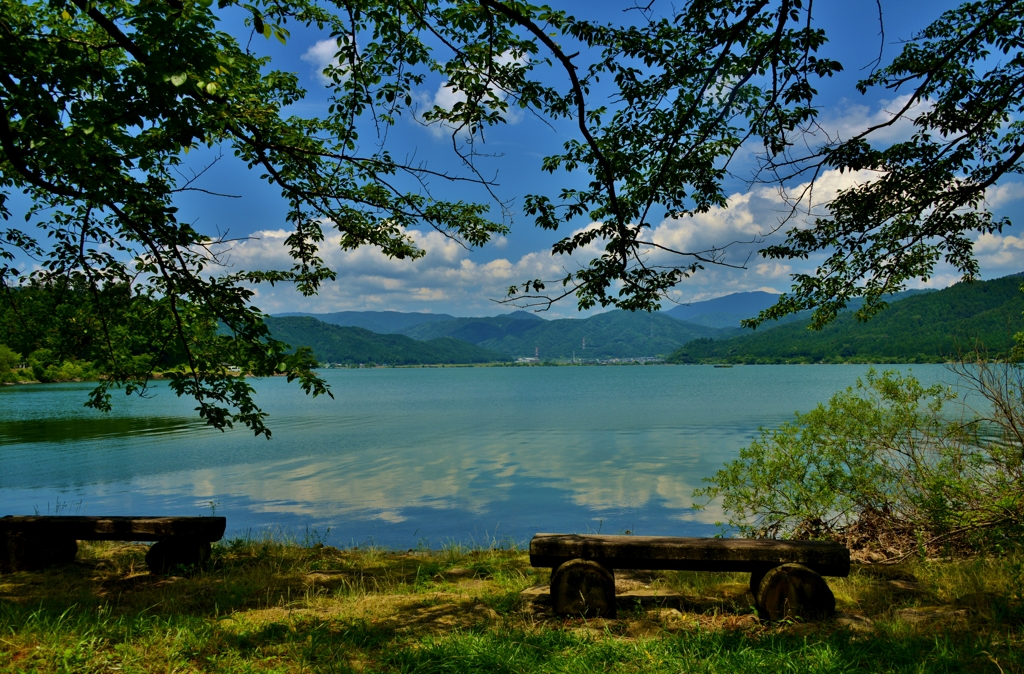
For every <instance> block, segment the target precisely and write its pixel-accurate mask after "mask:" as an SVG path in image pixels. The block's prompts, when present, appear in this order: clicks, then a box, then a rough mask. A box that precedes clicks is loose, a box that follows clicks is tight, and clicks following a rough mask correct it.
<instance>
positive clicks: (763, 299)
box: [665, 289, 935, 328]
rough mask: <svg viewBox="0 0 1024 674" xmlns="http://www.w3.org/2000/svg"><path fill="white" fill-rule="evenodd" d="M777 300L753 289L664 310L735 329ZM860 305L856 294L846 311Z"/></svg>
mask: <svg viewBox="0 0 1024 674" xmlns="http://www.w3.org/2000/svg"><path fill="white" fill-rule="evenodd" d="M931 292H935V291H934V290H930V289H921V290H903V291H901V292H898V293H893V294H892V295H890V296H889V298H888V302H889V303H890V304H891V303H892V302H898V301H900V300H903V299H906V298H908V297H913V296H914V295H921V294H923V293H931ZM778 299H779V295H778V294H777V293H767V292H763V291H761V290H756V291H754V292H748V293H733V294H731V295H724V296H723V297H716V298H715V299H713V300H705V301H703V302H690V303H689V304H680V305H679V306H677V307H675V308H672V309H669V310H668V311H665V313H666V314H667V315H669V316H671V317H672V318H676V319H679V320H681V321H687V322H688V323H696V324H698V325H704V326H707V327H709V328H738V327H740V321H742V320H743V319H746V318H753V317H754V316H757V315H758V314H759V313H761V312H762V311H764V310H765V309H767V308H768V307H770V306H772V305H773V304H775V303H776V302H777V301H778ZM863 305H864V300H863V299H861V298H859V297H858V298H856V299H855V300H853V301H852V302H850V304H849V306H847V308H846V309H845V311H856V310H857V309H859V308H861V306H863ZM806 317H807V314H794V315H791V316H786V317H785V318H783V319H781V320H779V321H777V322H775V323H771V324H768V325H766V326H764V327H766V328H768V327H772V326H774V325H784V324H786V323H792V322H795V321H799V320H802V319H806Z"/></svg>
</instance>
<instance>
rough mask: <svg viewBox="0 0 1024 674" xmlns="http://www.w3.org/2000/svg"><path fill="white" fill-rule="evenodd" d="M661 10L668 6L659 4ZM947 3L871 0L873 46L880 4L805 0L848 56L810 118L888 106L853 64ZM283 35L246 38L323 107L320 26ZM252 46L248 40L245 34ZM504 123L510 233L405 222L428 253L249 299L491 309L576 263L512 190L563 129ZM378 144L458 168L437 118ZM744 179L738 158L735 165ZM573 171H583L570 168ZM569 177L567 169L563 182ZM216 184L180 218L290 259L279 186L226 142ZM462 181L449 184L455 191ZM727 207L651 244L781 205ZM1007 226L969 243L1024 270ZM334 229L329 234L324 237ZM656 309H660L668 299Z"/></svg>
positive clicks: (693, 282)
mask: <svg viewBox="0 0 1024 674" xmlns="http://www.w3.org/2000/svg"><path fill="white" fill-rule="evenodd" d="M656 2H657V4H655V9H656V10H657V9H658V8H659V6H662V7H665V8H667V7H669V5H668V4H667V3H665V2H664V1H663V0H656ZM553 4H554V5H556V6H562V7H565V8H566V9H567V10H568V11H570V13H573V14H575V15H577V16H580V17H587V18H598V19H606V20H609V21H628V20H629V19H630V17H631V16H632V15H631V14H629V13H623V12H622V10H621V7H626V6H630V5H632V4H633V3H632V2H631V1H629V0H626V1H625V2H621V3H620V2H571V3H568V4H563V3H553ZM955 4H956V3H952V2H941V1H940V2H936V1H932V2H922V1H920V0H900V1H898V2H897V1H894V0H882V9H883V17H884V25H885V39H884V43H883V42H882V40H881V37H880V35H879V22H878V9H877V4H876V1H875V0H846V1H844V2H835V1H830V2H821V1H819V2H818V3H816V4H815V5H814V8H815V17H816V20H817V21H818V24H819V25H820V26H821V27H823V28H825V29H826V32H827V34H828V35H829V36H830V44H829V45H828V46H827V47H826V48H825V50H824V53H825V54H827V55H828V56H830V57H832V58H836V59H838V60H839V61H841V62H842V63H843V65H844V66H845V72H844V73H842V74H841V75H840V76H837V77H835V78H832V79H831V80H826V81H824V82H821V83H819V86H818V90H819V92H820V95H821V97H820V107H821V112H820V120H821V121H822V124H823V126H825V127H826V128H830V129H833V130H838V131H840V132H841V133H842V134H843V135H844V136H847V137H848V135H852V134H854V133H856V132H857V131H859V130H861V129H863V128H865V127H866V126H867V125H868V124H870V123H872V122H873V121H879V120H881V119H884V118H885V116H886V112H885V111H886V110H889V109H894V107H895V105H897V104H898V101H893V100H891V99H892V98H893V94H891V93H890V92H886V91H871V92H869V93H868V94H867V95H864V96H862V95H860V94H859V93H857V91H856V90H855V89H854V84H855V82H856V81H857V80H858V79H860V78H861V77H863V76H864V74H865V73H866V72H867V71H866V70H864V68H865V67H868V66H869V65H870V64H871V63H872V62H873V61H874V59H875V58H876V57H877V56H878V50H879V48H880V47H881V48H882V49H883V62H887V61H888V60H889V59H891V58H892V56H894V55H895V54H896V53H897V52H898V51H899V49H900V44H899V41H900V40H902V39H906V38H909V37H910V36H911V35H913V34H914V33H915V32H916V31H917V30H919V29H921V28H923V27H924V26H925V25H927V24H928V23H929V22H930V21H932V20H934V18H936V17H937V16H938V15H939V13H940V12H941V11H942V10H944V9H947V8H950V7H953V6H955ZM241 18H242V15H241V14H235V15H230V16H229V17H228V20H227V21H226V22H225V25H224V27H225V29H227V30H229V31H230V32H232V33H235V34H241V32H242V29H243V27H242V26H241ZM289 28H290V29H291V30H292V34H291V39H290V40H289V41H288V43H287V44H286V45H280V44H279V43H277V41H275V40H270V41H264V40H263V38H261V37H260V38H254V40H255V41H257V42H259V43H260V44H259V45H257V46H259V48H260V49H261V50H266V53H268V54H269V55H271V56H272V57H273V67H274V68H276V69H279V70H285V71H293V72H296V73H298V75H299V77H300V80H301V81H302V83H303V85H304V86H305V87H307V88H308V90H309V95H308V97H307V99H306V100H305V101H303V102H302V103H300V104H298V105H296V106H294V108H293V109H292V112H293V113H295V114H299V115H309V116H312V115H317V114H321V113H322V112H323V111H324V108H325V106H326V101H327V96H328V91H327V90H326V89H325V88H324V83H323V79H322V77H321V75H320V71H321V70H322V69H323V67H324V65H326V62H327V60H328V59H329V58H330V57H331V55H332V54H333V49H332V44H331V43H330V42H329V41H327V40H328V38H329V36H328V35H327V34H322V33H319V32H317V31H316V30H314V29H303V28H300V27H297V26H289ZM254 44H255V42H254ZM442 85H443V81H442V80H441V78H440V77H439V76H438V77H434V78H433V79H431V80H429V81H428V82H427V83H426V84H425V85H424V86H423V88H422V90H421V91H419V92H418V100H419V102H420V103H421V104H422V105H424V106H427V105H429V104H431V103H433V102H435V101H437V102H442V101H443V98H444V95H445V89H444V88H443V86H442ZM510 122H511V123H509V124H508V125H507V126H505V127H499V128H495V129H493V130H491V131H489V132H488V134H487V137H486V140H487V142H486V145H485V148H484V150H485V151H486V152H490V153H499V154H500V155H501V156H500V157H495V158H493V159H490V160H489V161H488V163H487V164H486V165H485V172H486V173H487V174H488V175H491V174H493V175H496V176H497V182H498V183H499V187H498V190H497V191H498V194H499V195H500V197H501V198H503V199H509V200H512V211H513V219H512V222H511V226H512V233H511V234H510V235H508V236H507V237H504V238H501V239H498V240H496V241H493V242H492V243H489V244H488V245H486V246H485V247H484V248H482V249H477V250H472V251H467V250H465V249H463V248H461V247H460V246H458V245H457V244H455V243H453V242H451V241H449V240H447V239H445V238H444V237H442V236H441V235H439V234H437V233H436V232H432V231H423V232H410V234H411V235H412V236H413V237H414V238H416V240H417V241H418V242H419V243H420V244H421V245H422V247H423V248H424V249H425V250H426V253H427V254H426V256H425V257H424V258H423V259H421V260H417V261H414V262H410V261H398V260H387V259H385V258H384V257H383V256H381V255H380V254H379V253H377V252H376V251H375V250H373V249H361V250H357V251H352V252H342V251H340V250H339V249H338V248H337V247H336V246H330V245H327V246H325V247H324V249H323V250H322V255H323V257H324V258H325V259H326V261H327V262H328V264H329V265H331V266H332V267H333V268H334V269H335V270H336V271H337V272H338V275H339V276H338V280H337V281H336V282H334V283H330V284H328V285H327V286H326V287H324V289H323V290H322V292H321V293H320V294H319V296H317V297H312V298H303V297H301V296H299V295H298V294H296V293H294V292H291V291H289V290H288V289H284V288H281V287H280V286H279V287H277V288H269V287H261V288H260V289H259V291H258V295H257V298H256V300H255V304H256V305H257V306H259V307H260V308H261V309H263V310H264V311H268V312H271V313H275V312H281V311H312V312H329V311H344V310H378V311H380V310H399V311H429V312H433V313H450V314H455V315H463V316H465V315H491V314H497V313H504V312H506V311H511V310H514V307H507V306H500V305H497V304H495V302H494V301H493V300H496V299H501V298H502V297H503V296H504V291H505V288H507V286H509V285H511V284H514V283H517V282H521V281H523V280H526V279H532V278H545V279H552V278H557V277H558V276H560V275H561V273H562V270H563V269H564V268H567V267H572V266H575V265H578V264H580V263H581V262H585V261H586V251H584V253H583V255H580V256H578V259H566V258H564V257H560V256H559V257H552V255H551V254H550V246H551V244H552V243H553V242H554V241H555V240H557V239H558V238H561V236H563V235H564V234H565V233H566V232H557V233H552V232H546V231H542V230H539V229H537V228H536V227H534V226H533V224H532V222H531V221H530V219H528V218H526V217H524V216H522V215H520V214H519V209H520V206H521V199H522V196H523V195H524V194H528V193H548V194H551V195H552V196H554V195H555V194H556V193H557V190H558V189H560V188H561V187H563V186H565V184H566V183H565V180H564V176H562V177H557V176H556V177H554V178H553V177H551V176H549V175H548V174H545V173H542V172H541V171H540V161H541V158H542V157H543V156H545V155H546V154H551V153H553V152H555V151H557V149H558V148H559V147H560V145H561V143H562V141H563V139H564V134H565V133H567V132H569V131H570V130H569V128H568V127H566V126H565V125H564V124H563V125H560V126H556V127H555V128H554V129H552V128H551V127H549V126H548V125H546V124H545V123H543V122H542V121H540V120H538V119H535V118H534V117H532V116H531V115H529V114H517V115H514V116H513V117H512V118H511V119H510ZM908 129H909V125H903V126H899V125H897V127H896V128H895V129H894V130H893V131H892V132H891V133H890V135H889V139H890V140H897V139H898V138H899V137H900V136H901V134H903V135H905V134H907V132H908ZM388 142H389V147H390V148H391V151H392V153H393V154H395V155H396V156H398V157H401V156H404V155H410V156H412V155H414V156H415V157H416V158H417V159H419V160H423V161H426V162H428V164H429V166H430V167H431V168H432V169H440V170H444V169H457V168H458V165H457V162H456V161H455V159H454V157H453V155H452V153H451V149H450V144H451V138H450V136H448V135H447V134H445V133H443V132H440V130H439V129H437V128H436V127H426V126H424V125H422V124H419V123H417V122H416V121H414V120H413V119H411V118H406V119H403V120H400V121H399V123H398V124H397V126H396V127H395V128H394V129H393V130H392V131H391V132H390V134H389V140H388ZM211 156H212V153H211V152H210V151H207V150H203V151H200V152H193V153H190V155H189V162H190V163H193V165H198V163H199V162H202V161H205V160H208V159H209V158H210V157H211ZM737 166H738V167H739V168H740V170H739V171H738V172H739V173H740V174H741V175H742V173H743V172H742V162H740V163H739V164H737ZM581 177H582V176H581ZM855 178H856V176H851V175H849V174H846V175H845V176H839V175H838V174H835V175H825V176H823V178H822V180H821V183H820V185H819V186H818V187H817V188H816V190H817V191H818V193H819V195H820V196H821V198H827V195H828V194H829V193H834V190H836V189H840V188H842V187H845V186H849V185H850V184H851V182H850V181H851V180H853V179H855ZM570 180H571V179H570ZM202 186H203V187H206V188H207V189H212V190H215V191H218V192H226V193H232V194H236V195H239V196H241V198H239V199H226V198H218V197H212V196H206V195H201V194H195V193H193V194H190V195H187V196H184V197H182V198H181V199H180V202H179V204H178V205H179V206H180V208H181V213H180V215H181V216H182V217H183V218H185V219H188V220H190V221H195V223H196V224H197V226H198V227H199V228H200V229H201V230H204V231H209V232H214V231H217V230H219V231H225V230H229V231H230V233H231V235H232V236H236V237H252V238H251V239H250V240H248V241H244V242H240V243H237V244H235V246H234V248H233V249H232V250H231V252H230V261H231V264H233V265H234V266H235V267H236V268H288V267H289V266H290V260H289V259H288V258H287V256H286V254H285V251H284V248H283V239H284V237H285V236H286V235H287V232H288V225H287V223H286V222H285V219H284V216H285V211H286V206H285V203H284V201H283V200H282V199H281V198H280V195H279V192H278V190H277V189H276V188H274V187H272V186H269V185H268V184H267V183H266V182H265V181H261V180H259V172H258V171H251V172H250V171H248V170H247V169H246V168H245V167H244V166H243V165H240V164H239V163H238V162H236V161H234V160H233V158H231V157H230V152H225V157H224V159H223V160H222V161H220V162H219V163H218V164H217V165H216V166H214V167H213V168H212V169H211V170H210V171H209V172H208V173H207V174H206V176H204V183H203V185H202ZM432 187H434V188H436V189H437V190H438V192H439V193H440V194H444V195H446V196H452V195H457V196H459V197H463V198H474V197H475V198H481V197H480V196H479V195H474V194H472V193H467V194H465V195H464V194H463V193H462V192H461V190H464V189H465V188H464V187H452V186H446V185H442V184H438V183H437V182H436V181H435V184H434V185H432ZM456 190H459V191H456ZM727 191H728V193H729V194H730V195H732V196H731V198H730V207H729V208H728V209H725V210H721V209H715V210H713V211H712V212H710V213H708V214H704V215H701V216H698V217H696V218H693V219H691V220H686V221H664V222H662V223H661V224H659V225H658V226H657V227H656V228H655V230H654V234H653V235H654V237H655V239H656V240H658V241H659V242H665V243H670V244H672V245H673V246H674V247H683V248H689V249H699V247H701V246H705V245H708V244H711V243H720V242H722V241H727V240H734V239H748V238H750V237H752V236H754V235H756V234H758V233H763V232H766V231H768V230H769V229H770V228H771V226H772V224H773V223H774V222H776V221H777V219H778V217H779V214H780V212H781V210H782V204H781V202H780V200H779V198H778V196H777V194H776V192H775V191H774V190H773V189H771V188H766V187H754V188H749V187H748V185H747V184H746V183H745V182H744V181H743V180H742V179H739V178H737V179H735V180H733V181H732V182H731V183H730V184H728V190H727ZM1022 197H1024V184H1020V183H1012V182H1005V183H1003V184H1000V185H999V186H997V187H996V188H995V189H994V190H992V191H990V194H989V202H990V207H991V208H992V209H993V210H994V211H995V212H996V214H997V215H1008V216H1010V217H1011V218H1015V217H1016V216H1017V215H1018V214H1019V212H1020V210H1021V205H1022V204H1024V199H1022ZM588 224H589V223H588V222H587V221H580V222H578V223H573V225H574V227H573V228H575V229H578V228H582V227H585V226H587V225H588ZM1016 229H1017V228H1011V229H1010V230H1007V231H1004V232H1003V234H1002V236H987V237H982V238H981V239H980V240H979V241H978V245H977V247H976V251H977V254H978V256H979V259H980V261H981V264H982V270H983V275H984V276H985V277H986V278H994V277H998V276H1003V275H1005V274H1008V273H1012V272H1015V271H1020V270H1022V269H1024V239H1022V238H1018V234H1017V233H1016ZM331 241H332V239H331V238H330V237H329V239H328V244H330V243H331ZM756 248H757V247H756V246H740V247H737V248H736V249H735V250H734V251H732V252H731V253H730V260H731V261H733V262H743V261H744V260H747V259H748V256H750V254H751V253H752V252H753V251H754V250H756ZM812 264H813V260H811V261H810V262H809V263H803V264H802V265H801V264H799V263H796V262H793V263H787V264H777V263H775V262H771V263H767V262H766V261H764V260H762V259H760V258H758V257H749V262H748V264H747V267H748V268H747V269H745V270H726V269H711V270H708V271H706V272H702V273H698V275H697V276H695V277H694V278H692V279H690V280H687V281H685V282H684V283H683V284H681V285H680V286H679V287H678V289H677V290H676V291H674V293H673V296H674V299H675V300H677V301H681V302H685V301H694V300H704V299H710V298H713V297H717V296H720V295H725V294H729V293H732V292H738V291H745V290H770V291H776V292H781V291H785V290H786V289H787V288H788V287H789V275H790V274H792V273H794V272H797V271H806V270H808V269H809V268H810V267H811V265H812ZM955 280H956V276H955V274H953V273H952V272H951V270H949V269H944V268H942V269H939V270H938V273H936V274H935V276H934V277H933V278H932V279H931V281H930V282H929V284H928V285H931V286H935V287H944V286H946V285H949V284H950V283H952V282H954V281H955ZM664 308H666V309H667V308H671V305H670V304H666V305H665V306H664ZM575 315H578V314H577V311H576V307H575V303H574V302H573V301H571V300H563V301H562V302H561V303H560V304H559V305H556V306H555V307H554V308H553V309H551V311H550V312H549V313H548V316H549V317H556V316H575Z"/></svg>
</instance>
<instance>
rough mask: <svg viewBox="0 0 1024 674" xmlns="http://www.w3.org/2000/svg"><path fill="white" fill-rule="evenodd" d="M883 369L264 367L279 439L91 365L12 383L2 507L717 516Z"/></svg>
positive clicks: (548, 522)
mask: <svg viewBox="0 0 1024 674" xmlns="http://www.w3.org/2000/svg"><path fill="white" fill-rule="evenodd" d="M890 367H895V366H890ZM899 368H900V369H902V370H907V369H911V370H912V371H913V373H914V374H915V375H916V376H917V377H918V378H920V379H921V380H922V382H925V383H931V382H934V381H938V380H941V381H947V382H950V383H953V382H955V378H954V375H952V374H951V373H950V372H948V371H947V370H946V369H945V368H944V367H943V366H940V365H915V366H912V367H910V366H899ZM867 369H868V367H867V366H858V365H808V366H801V365H765V366H736V367H734V368H713V367H711V366H668V365H661V366H651V365H648V366H642V367H640V366H634V367H529V368H522V367H521V368H505V367H493V368H491V367H488V368H436V369H435V368H424V369H363V370H325V371H322V374H323V376H324V377H325V378H326V380H327V381H328V382H329V384H330V385H331V388H332V391H333V393H334V396H335V399H334V400H331V399H329V398H324V397H321V398H318V399H316V400H313V399H311V398H308V397H307V396H305V395H304V394H303V393H302V392H301V390H300V389H299V388H298V387H297V386H295V385H289V384H287V383H286V382H285V380H284V379H283V378H271V379H262V380H255V384H254V385H255V387H256V389H257V390H258V396H257V399H258V402H259V403H260V404H261V406H262V407H263V408H264V410H265V411H267V412H269V413H270V415H271V416H270V419H269V425H270V427H271V429H272V430H273V439H272V440H270V441H268V440H266V439H264V438H262V437H260V438H256V437H253V436H252V434H251V433H250V432H248V431H246V430H245V429H242V428H236V429H234V430H231V431H228V432H225V433H221V432H220V431H216V430H212V429H209V428H206V427H204V426H203V425H202V424H201V423H200V422H199V421H198V420H197V419H195V418H194V415H195V413H194V412H193V411H192V409H193V408H194V407H195V403H194V402H190V401H189V400H186V399H179V398H177V397H176V396H175V395H174V394H173V393H172V392H170V391H169V390H168V389H167V388H166V386H165V385H164V384H163V383H162V382H157V383H156V385H155V386H154V387H153V389H152V392H151V396H150V397H148V398H146V399H138V398H136V397H130V398H129V397H124V396H117V395H115V398H114V411H113V412H112V413H111V414H110V415H103V414H101V413H98V412H94V411H92V410H88V409H86V408H85V407H83V403H84V402H85V399H86V393H87V392H88V391H89V390H90V389H91V388H92V385H91V384H88V383H85V384H48V385H36V386H8V387H0V447H2V451H0V514H33V513H37V512H38V513H39V514H55V513H60V514H71V515H74V514H80V515H128V514H133V515H204V514H205V515H208V514H210V513H211V512H213V511H216V514H218V515H224V516H226V517H227V518H228V535H229V536H244V535H254V536H259V535H265V534H266V533H267V532H270V533H271V534H273V535H277V536H291V537H295V538H297V539H298V540H299V541H304V542H316V541H325V542H327V543H330V544H333V545H338V546H353V545H365V544H370V543H373V544H378V545H384V546H388V547H400V548H406V547H414V546H417V545H426V546H430V547H439V546H442V545H445V544H450V543H454V542H459V543H466V544H475V545H489V544H491V543H493V542H495V541H497V542H509V541H514V542H517V543H522V542H524V541H526V540H528V539H529V537H530V536H532V535H533V534H534V533H535V532H537V531H558V532H602V533H610V534H615V533H624V532H626V531H630V532H632V533H634V534H638V535H680V536H707V535H713V534H714V533H716V532H717V531H718V528H717V527H716V526H715V521H716V519H721V514H720V513H719V512H717V511H716V510H715V509H713V508H712V509H709V510H708V511H703V512H697V511H694V510H692V509H691V508H690V505H691V502H692V500H691V496H690V495H691V492H692V491H693V489H694V488H696V487H698V486H700V485H701V478H702V477H705V476H709V475H712V474H713V473H714V472H715V471H716V470H717V469H718V468H720V467H721V466H722V464H723V463H724V462H725V461H728V460H730V459H732V458H734V457H735V456H736V455H737V453H738V452H739V450H740V448H741V447H743V446H745V445H746V444H748V443H749V442H750V440H751V438H753V437H755V436H756V435H757V429H758V427H761V426H765V427H775V426H778V425H779V424H781V423H783V422H785V421H788V420H790V419H792V417H793V413H794V412H795V411H797V410H800V411H806V410H808V409H810V408H812V407H813V406H814V405H816V404H817V403H819V402H823V401H825V400H827V399H828V398H829V397H830V396H831V395H832V394H833V393H835V392H836V391H838V390H840V389H843V388H845V387H847V386H850V385H852V384H853V383H854V381H855V380H856V378H857V377H858V376H861V375H863V374H864V373H865V372H866V371H867ZM878 369H883V368H881V367H879V368H878Z"/></svg>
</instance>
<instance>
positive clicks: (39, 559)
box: [0, 515, 227, 573]
mask: <svg viewBox="0 0 1024 674" xmlns="http://www.w3.org/2000/svg"><path fill="white" fill-rule="evenodd" d="M226 527H227V519H225V518H223V517H84V516H50V515H37V516H14V515H7V516H6V517H0V571H7V572H10V571H34V570H38V569H41V568H44V567H47V566H53V565H55V564H70V563H71V562H73V561H74V560H75V555H76V554H78V541H155V543H154V544H153V545H152V546H151V547H150V548H149V552H147V553H146V565H147V566H148V567H149V569H150V571H152V572H153V573H166V572H167V571H169V570H170V569H171V568H173V567H174V566H177V565H197V564H203V563H205V562H206V560H207V559H209V557H210V543H212V542H213V541H219V540H220V539H221V538H222V537H223V536H224V529H225V528H226Z"/></svg>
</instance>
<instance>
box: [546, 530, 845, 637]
mask: <svg viewBox="0 0 1024 674" xmlns="http://www.w3.org/2000/svg"><path fill="white" fill-rule="evenodd" d="M530 564H531V565H532V566H534V567H541V568H543V567H548V568H550V569H551V602H552V605H553V607H554V609H555V612H556V613H559V614H562V615H581V614H582V615H594V616H602V617H608V618H614V617H615V570H616V569H649V570H677V571H738V572H744V573H749V574H750V592H751V594H753V595H754V599H755V602H756V606H757V609H758V612H759V614H760V615H761V617H762V618H766V619H768V620H772V621H774V620H781V619H783V618H794V617H800V618H803V619H805V620H815V619H821V618H827V617H829V616H831V615H832V614H833V613H835V605H836V600H835V596H834V595H833V594H832V591H831V590H830V589H829V587H828V585H827V584H826V583H825V581H824V579H823V578H822V576H847V575H849V573H850V551H849V550H848V549H847V548H846V547H845V546H843V545H841V544H839V543H833V542H826V541H774V540H754V539H746V538H677V537H670V536H597V535H583V534H537V535H535V536H534V537H533V539H532V540H531V541H530Z"/></svg>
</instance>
